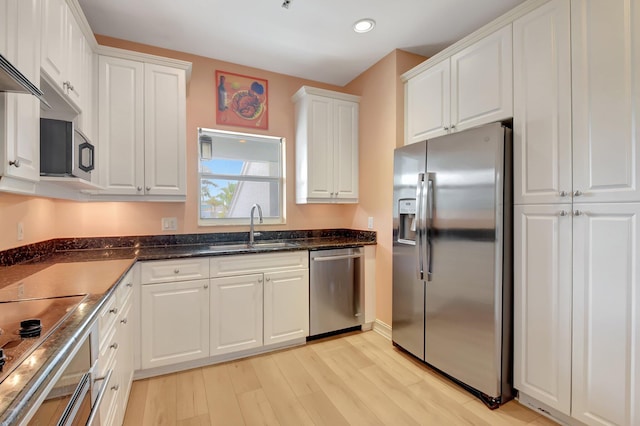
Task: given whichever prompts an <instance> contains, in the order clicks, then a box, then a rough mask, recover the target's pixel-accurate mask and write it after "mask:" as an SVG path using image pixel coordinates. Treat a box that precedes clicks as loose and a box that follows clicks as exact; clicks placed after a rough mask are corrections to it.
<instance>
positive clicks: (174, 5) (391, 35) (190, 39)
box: [79, 0, 524, 86]
mask: <svg viewBox="0 0 640 426" xmlns="http://www.w3.org/2000/svg"><path fill="white" fill-rule="evenodd" d="M523 1H524V0H291V4H290V7H289V9H285V8H283V7H281V5H282V2H283V0H227V1H222V0H183V1H179V0H178V1H176V0H133V1H132V0H79V3H80V6H81V7H82V9H83V11H84V13H85V15H86V17H87V20H88V21H89V24H90V25H91V28H92V29H93V31H94V33H96V34H102V35H107V36H111V37H116V38H121V39H125V40H131V41H135V42H139V43H144V44H149V45H153V46H159V47H164V48H167V49H172V50H179V51H182V52H188V53H193V54H196V55H200V56H206V57H209V58H215V59H219V60H222V61H227V62H233V63H236V64H241V65H246V66H250V67H256V68H261V69H264V70H269V71H274V72H278V73H282V74H287V75H291V76H296V77H302V78H306V79H310V80H315V81H319V82H325V83H330V84H335V85H339V86H343V85H345V84H347V83H348V82H350V81H351V80H352V79H354V78H355V77H357V76H358V75H359V74H360V73H362V72H363V71H364V70H366V69H367V68H369V67H370V66H371V65H373V64H374V63H376V62H377V61H378V60H380V59H381V58H383V57H384V56H386V55H387V54H388V53H390V52H391V51H392V50H393V49H396V48H398V49H403V50H407V51H409V52H413V53H417V54H420V55H424V56H431V55H433V54H435V53H437V52H439V51H440V50H442V49H443V48H445V47H447V46H449V45H450V44H452V43H454V42H455V41H457V40H459V39H460V38H462V37H464V36H465V35H467V34H469V33H471V32H473V31H474V30H476V29H478V28H480V27H481V26H483V25H484V24H486V23H488V22H490V21H491V20H492V19H494V18H496V17H498V16H500V15H501V14H503V13H504V12H506V11H508V10H509V9H511V8H513V7H514V6H516V5H518V4H520V3H522V2H523ZM361 18H372V19H374V20H375V21H376V23H377V24H376V27H375V28H374V30H373V31H371V32H369V33H367V34H357V33H355V32H354V31H353V30H352V26H353V24H354V22H355V21H357V20H358V19H361Z"/></svg>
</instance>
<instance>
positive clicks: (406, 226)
mask: <svg viewBox="0 0 640 426" xmlns="http://www.w3.org/2000/svg"><path fill="white" fill-rule="evenodd" d="M398 214H399V215H400V229H399V230H398V242H400V243H405V244H415V242H416V199H415V198H403V199H400V200H398Z"/></svg>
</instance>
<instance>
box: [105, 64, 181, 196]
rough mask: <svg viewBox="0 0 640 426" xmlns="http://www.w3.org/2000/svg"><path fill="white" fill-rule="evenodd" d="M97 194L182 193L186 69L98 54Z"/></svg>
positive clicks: (174, 194) (178, 194) (162, 194)
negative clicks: (99, 188)
mask: <svg viewBox="0 0 640 426" xmlns="http://www.w3.org/2000/svg"><path fill="white" fill-rule="evenodd" d="M98 67H99V73H98V86H99V87H98V129H99V135H100V136H99V158H100V159H99V161H100V183H101V185H102V186H103V187H104V188H105V189H104V191H102V192H101V194H108V195H145V196H179V197H184V196H185V194H186V154H185V152H186V82H185V70H184V69H180V68H173V67H169V66H163V65H157V64H151V63H143V62H139V61H134V60H130V59H123V58H115V57H109V56H100V58H99V65H98Z"/></svg>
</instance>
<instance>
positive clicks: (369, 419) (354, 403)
mask: <svg viewBox="0 0 640 426" xmlns="http://www.w3.org/2000/svg"><path fill="white" fill-rule="evenodd" d="M295 354H296V357H298V359H299V360H300V362H301V363H302V365H303V366H304V368H305V370H307V371H308V372H309V374H310V375H311V376H312V377H313V378H314V379H315V381H316V382H317V383H318V385H319V386H320V388H321V389H322V391H323V392H324V393H325V394H326V395H327V397H328V398H329V399H330V400H331V402H332V403H333V404H334V405H335V406H336V407H337V408H338V410H339V411H340V413H341V414H342V415H343V416H344V417H345V418H346V419H347V421H348V422H349V424H351V425H363V426H365V425H372V426H373V425H382V424H383V423H382V422H381V421H380V420H379V419H378V418H377V417H376V416H375V415H374V414H373V413H372V412H371V411H370V410H369V408H368V407H367V405H366V404H365V403H364V401H363V400H362V399H360V398H359V397H358V395H356V393H355V392H353V391H352V390H351V389H349V387H348V386H347V385H346V383H345V382H344V381H343V380H342V378H340V377H339V376H338V375H337V374H336V373H335V372H334V371H333V370H332V369H331V368H329V366H328V365H327V364H326V363H325V362H324V361H323V360H322V359H321V357H320V356H319V355H318V354H317V353H316V352H315V351H314V350H312V349H311V348H310V347H309V346H306V347H302V348H299V349H298V350H296V352H295Z"/></svg>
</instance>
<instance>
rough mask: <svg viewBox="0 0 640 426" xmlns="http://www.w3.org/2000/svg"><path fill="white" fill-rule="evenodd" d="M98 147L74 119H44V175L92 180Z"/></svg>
mask: <svg viewBox="0 0 640 426" xmlns="http://www.w3.org/2000/svg"><path fill="white" fill-rule="evenodd" d="M94 167H95V149H94V147H93V145H92V144H91V142H90V141H89V139H88V138H87V137H86V136H85V135H84V134H83V133H82V132H81V131H80V130H78V129H76V128H75V127H74V126H73V123H72V122H71V121H63V120H53V119H50V118H41V119H40V175H41V176H58V177H79V178H82V179H85V180H87V181H90V180H91V171H92V170H93V169H94Z"/></svg>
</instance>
